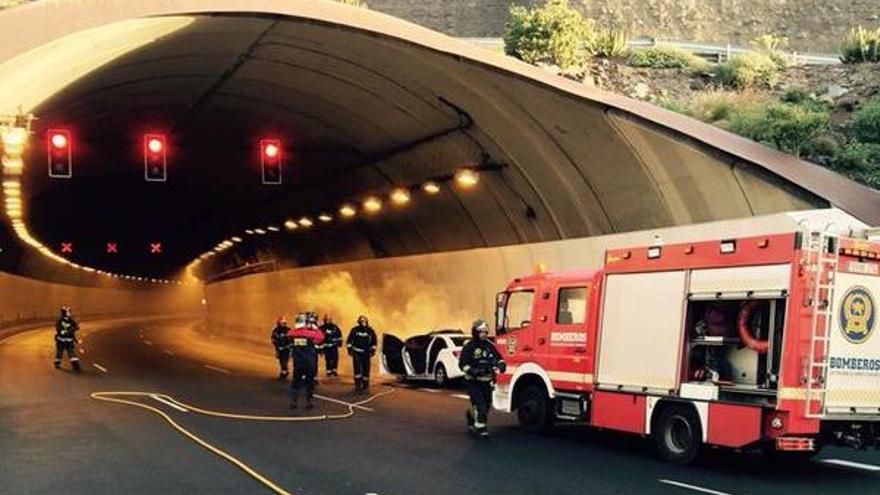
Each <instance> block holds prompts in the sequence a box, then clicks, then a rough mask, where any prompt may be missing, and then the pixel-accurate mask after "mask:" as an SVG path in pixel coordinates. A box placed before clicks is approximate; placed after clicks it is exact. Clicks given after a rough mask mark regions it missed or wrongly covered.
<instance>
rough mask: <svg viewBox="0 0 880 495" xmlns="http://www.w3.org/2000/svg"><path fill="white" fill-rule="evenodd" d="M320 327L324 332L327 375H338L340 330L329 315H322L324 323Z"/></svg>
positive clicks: (340, 343) (340, 345)
mask: <svg viewBox="0 0 880 495" xmlns="http://www.w3.org/2000/svg"><path fill="white" fill-rule="evenodd" d="M320 328H321V331H322V332H324V347H323V352H324V365H325V366H324V367H325V369H326V370H327V376H339V375H338V374H337V373H336V367H337V366H338V365H339V348H340V347H342V330H340V329H339V327H338V326H337V325H336V323H333V318H331V317H330V315H324V323H323V324H322V325H321V327H320Z"/></svg>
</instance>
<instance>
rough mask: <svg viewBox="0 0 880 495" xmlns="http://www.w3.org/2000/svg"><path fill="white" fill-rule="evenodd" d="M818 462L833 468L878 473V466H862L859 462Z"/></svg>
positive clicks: (839, 460) (823, 460)
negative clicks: (830, 465) (841, 467)
mask: <svg viewBox="0 0 880 495" xmlns="http://www.w3.org/2000/svg"><path fill="white" fill-rule="evenodd" d="M819 462H824V463H825V464H833V465H835V466H843V467H848V468H854V469H861V470H863V471H871V472H877V471H880V466H876V465H874V464H862V463H861V462H853V461H846V460H843V459H822V460H821V461H819Z"/></svg>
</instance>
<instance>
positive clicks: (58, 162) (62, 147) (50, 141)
mask: <svg viewBox="0 0 880 495" xmlns="http://www.w3.org/2000/svg"><path fill="white" fill-rule="evenodd" d="M46 144H47V146H48V156H49V177H53V178H56V179H69V178H71V177H73V152H72V150H71V147H72V144H71V139H70V131H69V130H67V129H50V130H49V132H47V133H46Z"/></svg>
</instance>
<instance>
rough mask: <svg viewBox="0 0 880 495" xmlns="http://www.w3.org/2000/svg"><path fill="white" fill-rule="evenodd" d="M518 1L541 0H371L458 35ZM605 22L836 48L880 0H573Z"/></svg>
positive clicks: (875, 21) (501, 17) (871, 16)
mask: <svg viewBox="0 0 880 495" xmlns="http://www.w3.org/2000/svg"><path fill="white" fill-rule="evenodd" d="M510 3H516V4H520V5H534V4H537V3H543V2H540V1H538V0H513V2H511V0H367V4H368V5H369V7H370V8H371V9H373V10H378V11H379V12H385V13H387V14H391V15H394V16H397V17H402V18H404V19H407V20H410V21H412V22H415V23H417V24H422V25H424V26H427V27H430V28H432V29H437V30H439V31H443V32H446V33H448V34H451V35H453V36H465V37H468V36H474V37H475V36H500V35H501V34H502V33H503V31H504V24H505V22H506V21H507V17H508V6H509V4H510ZM571 3H572V5H575V6H578V7H579V8H581V9H582V10H583V11H584V13H585V14H586V15H588V16H589V17H592V18H594V19H596V20H597V21H598V22H599V23H601V24H603V25H615V26H622V27H626V28H627V29H628V30H629V32H630V33H631V35H632V36H634V37H641V36H647V37H654V38H661V39H678V40H699V41H706V42H718V43H728V42H730V43H734V44H737V45H745V44H747V43H748V41H749V40H751V39H753V38H754V37H756V36H760V35H762V34H768V33H775V34H781V35H785V36H787V37H788V38H789V39H790V40H791V47H792V49H794V50H798V51H802V52H807V51H810V52H826V53H834V52H836V51H837V48H838V46H839V44H840V40H841V38H842V37H843V35H844V34H845V33H846V32H847V31H848V30H849V28H850V27H852V26H856V25H863V26H865V27H880V5H878V0H571Z"/></svg>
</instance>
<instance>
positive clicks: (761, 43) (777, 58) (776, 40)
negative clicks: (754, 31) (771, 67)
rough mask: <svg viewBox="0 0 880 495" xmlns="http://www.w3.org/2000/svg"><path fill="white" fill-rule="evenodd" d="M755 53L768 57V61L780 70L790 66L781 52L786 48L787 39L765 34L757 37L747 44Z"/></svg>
mask: <svg viewBox="0 0 880 495" xmlns="http://www.w3.org/2000/svg"><path fill="white" fill-rule="evenodd" d="M749 44H750V45H752V48H754V50H755V51H757V52H759V53H763V54H764V55H767V56H768V57H770V60H772V61H773V63H775V64H776V66H777V67H779V68H780V69H784V68H786V67H788V66H789V65H790V62H789V60H788V57H787V56H786V55H785V53H784V52H783V50H784V49H785V48H786V47H788V38H786V37H785V36H778V35H775V34H765V35H762V36H758V37H757V38H754V39H753V40H752V41H750V42H749Z"/></svg>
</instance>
